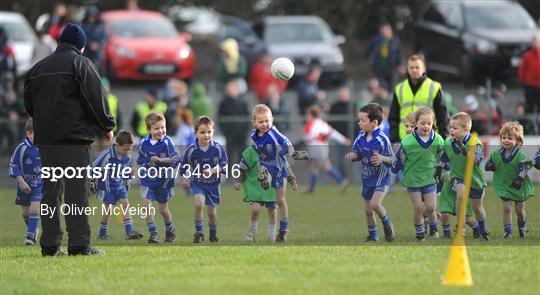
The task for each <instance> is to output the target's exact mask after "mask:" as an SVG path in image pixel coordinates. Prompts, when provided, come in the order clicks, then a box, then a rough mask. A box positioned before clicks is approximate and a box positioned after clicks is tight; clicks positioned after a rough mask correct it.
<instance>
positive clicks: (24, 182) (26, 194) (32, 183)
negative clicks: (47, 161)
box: [9, 118, 43, 245]
mask: <svg viewBox="0 0 540 295" xmlns="http://www.w3.org/2000/svg"><path fill="white" fill-rule="evenodd" d="M24 129H25V131H26V138H25V139H24V141H23V142H22V143H21V144H19V146H18V147H17V148H16V149H15V152H14V153H13V155H12V156H11V159H10V161H9V176H11V177H13V178H16V179H17V184H18V185H17V198H16V199H15V204H16V205H20V206H21V208H22V216H23V219H24V222H25V223H26V226H27V229H26V237H25V239H24V244H25V245H35V244H36V236H37V231H38V225H39V209H40V208H39V206H40V203H41V198H42V194H41V189H42V188H43V180H42V179H41V158H40V156H39V150H38V148H37V147H36V146H35V145H34V127H33V120H32V118H30V119H28V121H26V125H25V128H24Z"/></svg>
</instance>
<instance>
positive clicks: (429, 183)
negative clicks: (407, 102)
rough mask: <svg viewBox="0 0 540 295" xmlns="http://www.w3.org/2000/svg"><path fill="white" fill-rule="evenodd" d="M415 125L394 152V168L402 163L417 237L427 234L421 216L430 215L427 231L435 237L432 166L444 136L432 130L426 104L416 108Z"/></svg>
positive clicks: (440, 148)
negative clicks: (429, 228) (429, 227)
mask: <svg viewBox="0 0 540 295" xmlns="http://www.w3.org/2000/svg"><path fill="white" fill-rule="evenodd" d="M415 119H416V128H415V129H414V131H413V132H412V133H411V134H408V135H406V136H405V137H404V138H403V139H402V140H401V147H400V148H399V149H398V152H397V153H396V154H397V155H396V161H395V162H394V167H393V168H392V170H393V171H398V170H400V169H401V166H402V167H403V186H405V187H406V188H407V192H408V193H409V198H410V199H411V203H412V205H413V211H414V228H415V231H416V238H417V239H418V240H419V241H423V240H424V239H425V235H426V227H425V225H424V219H426V218H428V217H429V218H430V226H431V230H430V235H431V236H433V237H435V238H437V237H438V235H439V233H438V231H439V226H438V224H439V221H438V218H437V215H436V212H435V208H436V207H437V192H436V190H437V181H436V180H435V177H434V175H435V166H437V163H438V162H439V158H440V155H441V152H442V151H443V145H444V140H443V139H442V137H441V136H440V135H439V134H438V133H436V132H435V131H434V130H433V122H434V114H433V111H432V110H431V109H430V108H429V107H421V108H419V109H418V110H417V111H416V114H415Z"/></svg>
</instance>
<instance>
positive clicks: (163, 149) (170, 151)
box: [137, 134, 177, 188]
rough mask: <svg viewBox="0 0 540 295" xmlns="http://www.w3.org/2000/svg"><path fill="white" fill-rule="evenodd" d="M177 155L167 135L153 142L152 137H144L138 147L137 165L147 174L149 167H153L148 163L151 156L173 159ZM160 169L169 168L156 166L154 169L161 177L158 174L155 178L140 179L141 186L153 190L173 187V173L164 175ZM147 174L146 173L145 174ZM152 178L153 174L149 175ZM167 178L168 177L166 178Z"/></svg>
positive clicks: (163, 165)
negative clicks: (152, 188)
mask: <svg viewBox="0 0 540 295" xmlns="http://www.w3.org/2000/svg"><path fill="white" fill-rule="evenodd" d="M176 155H177V153H176V151H175V149H174V144H173V141H172V140H171V138H170V137H169V136H167V135H165V137H164V138H163V139H161V140H158V141H155V140H152V137H151V136H150V134H149V135H147V136H145V137H144V138H143V139H142V140H141V143H140V145H139V158H138V159H137V164H138V165H139V166H141V167H144V168H145V169H146V172H149V170H148V169H149V168H150V167H154V166H153V165H154V164H151V163H150V158H151V157H153V156H156V157H159V158H171V159H172V158H174V157H175V156H176ZM160 167H165V168H166V167H171V165H168V164H158V166H155V167H154V168H158V169H157V171H158V173H159V172H161V174H162V175H161V177H159V174H158V176H157V177H148V176H146V175H142V176H146V177H141V186H148V187H154V188H171V187H173V186H174V173H165V170H164V169H161V170H160V169H159V168H160ZM146 174H147V173H146ZM150 174H151V176H153V175H152V174H153V172H151V173H150ZM166 176H168V177H166Z"/></svg>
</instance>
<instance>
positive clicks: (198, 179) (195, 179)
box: [172, 139, 228, 186]
mask: <svg viewBox="0 0 540 295" xmlns="http://www.w3.org/2000/svg"><path fill="white" fill-rule="evenodd" d="M172 165H173V167H174V166H176V165H180V167H179V171H180V172H182V174H184V175H185V176H187V177H189V178H191V184H192V185H193V184H196V185H197V184H198V185H201V186H218V185H219V184H220V183H221V182H222V181H224V180H225V177H224V175H223V174H225V173H227V172H226V170H227V168H228V167H227V165H228V159H227V152H226V151H225V149H224V148H223V146H222V145H221V144H220V143H219V142H217V141H215V140H211V141H210V144H209V145H208V146H206V147H201V146H200V145H199V140H198V139H196V140H195V143H194V144H192V145H190V146H189V147H188V148H187V150H186V152H185V153H184V156H183V157H179V156H176V157H175V158H174V159H173V162H172ZM216 166H219V168H220V171H221V172H220V173H219V174H217V173H215V174H212V175H211V176H208V175H206V176H205V174H204V173H203V171H204V170H205V169H212V168H215V167H216Z"/></svg>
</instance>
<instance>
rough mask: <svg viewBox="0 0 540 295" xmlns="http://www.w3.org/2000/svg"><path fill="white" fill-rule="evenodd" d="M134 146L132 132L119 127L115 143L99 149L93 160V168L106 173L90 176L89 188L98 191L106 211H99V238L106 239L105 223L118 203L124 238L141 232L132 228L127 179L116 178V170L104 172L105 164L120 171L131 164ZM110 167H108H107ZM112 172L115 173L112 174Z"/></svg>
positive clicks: (134, 237)
mask: <svg viewBox="0 0 540 295" xmlns="http://www.w3.org/2000/svg"><path fill="white" fill-rule="evenodd" d="M132 149H133V135H132V134H131V132H129V131H126V130H121V131H120V132H118V134H117V135H116V143H115V144H113V145H112V146H111V147H109V148H107V149H106V150H104V151H102V152H101V153H100V154H99V155H98V157H97V158H96V160H95V161H94V163H93V164H92V166H93V167H101V171H102V173H107V175H105V176H104V177H101V178H99V179H93V180H92V182H91V190H93V191H97V198H98V199H99V200H101V201H102V202H103V204H104V207H105V208H106V209H105V208H104V209H105V210H102V213H103V215H102V216H101V222H100V227H99V235H98V238H97V239H98V240H109V239H111V237H110V236H109V235H107V224H108V222H109V216H110V213H111V210H112V208H113V207H114V206H116V203H117V202H120V206H121V207H122V213H124V212H125V214H123V220H124V228H125V230H126V239H127V240H138V239H140V238H142V237H143V235H142V234H141V233H140V232H138V231H136V230H134V229H133V223H132V220H131V215H130V214H129V210H128V208H129V200H128V189H129V181H130V178H122V177H118V176H117V175H120V174H117V173H112V172H110V171H107V168H108V167H113V168H114V169H115V171H122V170H123V169H124V167H130V166H131V157H130V155H131V150H132ZM109 169H110V168H109ZM113 174H114V175H113Z"/></svg>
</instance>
